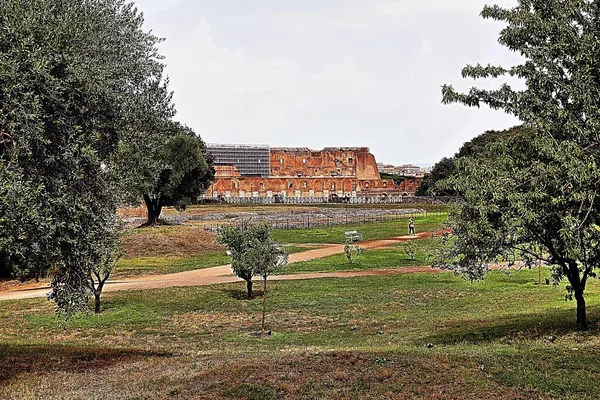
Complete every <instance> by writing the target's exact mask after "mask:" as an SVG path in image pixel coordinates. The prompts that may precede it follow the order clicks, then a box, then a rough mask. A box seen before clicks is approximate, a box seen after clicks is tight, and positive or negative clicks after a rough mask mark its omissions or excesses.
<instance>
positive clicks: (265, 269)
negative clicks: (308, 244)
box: [217, 222, 287, 299]
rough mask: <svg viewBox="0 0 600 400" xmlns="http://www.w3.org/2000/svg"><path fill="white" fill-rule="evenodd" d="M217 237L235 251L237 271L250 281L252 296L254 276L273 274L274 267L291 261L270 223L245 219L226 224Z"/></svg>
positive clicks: (247, 286)
mask: <svg viewBox="0 0 600 400" xmlns="http://www.w3.org/2000/svg"><path fill="white" fill-rule="evenodd" d="M217 241H218V242H219V243H221V244H224V245H225V246H226V247H227V250H228V252H229V254H230V255H231V268H232V270H233V273H234V274H235V275H236V276H237V277H239V278H241V279H243V280H245V281H246V289H247V291H248V298H249V299H251V298H252V278H253V277H254V276H255V275H260V276H263V277H265V279H266V277H267V276H269V275H270V274H271V272H272V270H273V269H274V268H277V267H278V266H279V265H282V264H281V263H280V262H282V257H283V260H285V261H286V262H287V255H286V253H285V251H284V250H283V249H282V248H281V247H280V246H279V245H278V244H277V243H276V242H274V241H273V240H272V239H271V237H270V228H269V226H268V225H267V224H255V223H250V222H244V223H243V224H242V225H241V226H226V227H223V228H221V230H219V233H218V234H217Z"/></svg>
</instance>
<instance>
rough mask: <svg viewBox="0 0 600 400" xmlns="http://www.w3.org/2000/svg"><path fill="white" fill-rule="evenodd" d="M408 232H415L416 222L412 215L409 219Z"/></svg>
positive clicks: (411, 233) (412, 233) (410, 233)
mask: <svg viewBox="0 0 600 400" xmlns="http://www.w3.org/2000/svg"><path fill="white" fill-rule="evenodd" d="M408 234H409V235H414V234H415V223H414V222H413V219H412V217H410V218H409V219H408Z"/></svg>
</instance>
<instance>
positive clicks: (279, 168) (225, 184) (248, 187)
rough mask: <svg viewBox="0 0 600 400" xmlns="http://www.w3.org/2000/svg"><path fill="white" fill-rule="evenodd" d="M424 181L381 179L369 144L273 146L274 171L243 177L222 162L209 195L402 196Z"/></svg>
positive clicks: (409, 193)
mask: <svg viewBox="0 0 600 400" xmlns="http://www.w3.org/2000/svg"><path fill="white" fill-rule="evenodd" d="M227 174H230V175H229V176H228V175H227ZM419 183H420V178H411V179H406V180H405V181H403V182H400V183H399V184H398V185H396V184H395V183H394V181H392V180H389V179H381V177H380V175H379V172H378V170H377V163H376V161H375V157H374V156H373V155H372V154H371V153H370V152H369V149H368V148H366V147H350V148H325V149H323V150H319V151H315V150H310V149H308V148H271V176H269V177H266V178H265V177H259V176H240V175H239V172H236V170H235V169H234V168H231V167H227V166H219V167H217V174H216V179H215V181H214V182H213V184H212V185H211V187H210V188H209V189H208V190H207V192H206V193H205V197H219V196H221V197H273V196H275V195H277V196H281V197H284V198H285V197H331V196H334V197H335V196H339V197H345V196H349V197H361V196H362V197H365V196H366V197H368V196H402V195H414V193H415V191H416V189H417V187H418V185H419Z"/></svg>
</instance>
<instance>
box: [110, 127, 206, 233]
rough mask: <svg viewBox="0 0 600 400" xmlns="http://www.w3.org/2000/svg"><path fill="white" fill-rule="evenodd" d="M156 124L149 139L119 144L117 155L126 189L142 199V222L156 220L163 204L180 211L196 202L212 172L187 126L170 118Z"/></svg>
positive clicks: (203, 149)
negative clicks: (144, 211) (144, 216)
mask: <svg viewBox="0 0 600 400" xmlns="http://www.w3.org/2000/svg"><path fill="white" fill-rule="evenodd" d="M159 126H160V128H159V130H160V131H159V132H158V133H155V134H153V135H150V136H149V140H144V141H143V143H140V142H132V143H129V144H123V145H122V147H121V149H120V155H119V159H120V161H119V163H120V165H119V168H120V169H121V171H123V175H126V176H128V177H129V182H128V183H126V185H128V186H129V188H128V189H129V190H131V191H132V193H133V195H134V197H139V196H141V197H142V198H143V199H144V204H145V205H146V208H147V210H148V220H147V222H146V225H153V224H156V223H157V222H158V219H159V218H160V214H161V211H162V208H163V207H164V206H174V207H175V208H177V209H178V210H180V211H181V210H184V209H185V208H186V207H187V206H188V205H190V204H192V203H193V202H194V201H196V199H197V198H198V197H199V196H200V195H201V194H202V193H204V191H205V190H206V189H207V188H208V187H209V186H210V183H211V181H212V179H213V178H214V173H215V171H214V168H213V165H212V159H211V157H210V155H209V154H208V153H207V152H206V145H205V144H204V142H203V141H202V139H201V138H200V137H199V136H197V135H196V134H195V133H194V132H193V131H192V130H191V129H190V128H188V127H186V126H183V125H181V124H180V123H177V122H173V121H163V123H162V124H161V125H159ZM128 189H126V190H128Z"/></svg>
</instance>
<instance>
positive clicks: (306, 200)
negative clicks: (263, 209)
mask: <svg viewBox="0 0 600 400" xmlns="http://www.w3.org/2000/svg"><path fill="white" fill-rule="evenodd" d="M452 200H453V198H452V197H422V196H385V197H382V196H371V197H367V196H361V197H333V198H329V197H316V196H313V197H283V198H282V197H277V198H276V197H220V198H219V199H218V200H217V199H216V198H211V197H206V198H202V199H201V200H200V203H201V204H203V203H228V204H276V203H280V204H331V203H338V204H339V203H341V204H417V203H418V204H448V203H450V202H452Z"/></svg>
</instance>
